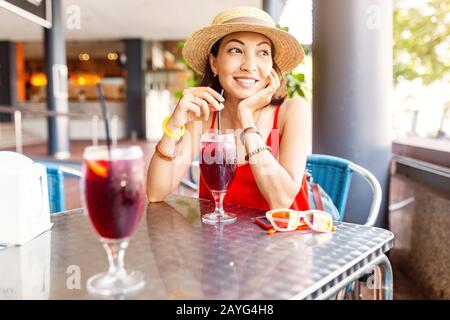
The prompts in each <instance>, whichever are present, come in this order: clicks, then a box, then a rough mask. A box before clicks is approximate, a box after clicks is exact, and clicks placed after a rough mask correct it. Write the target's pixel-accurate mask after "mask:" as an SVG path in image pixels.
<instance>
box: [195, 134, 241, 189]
mask: <svg viewBox="0 0 450 320" xmlns="http://www.w3.org/2000/svg"><path fill="white" fill-rule="evenodd" d="M233 152H235V149H234V147H233V148H230V147H228V145H227V144H226V143H222V142H219V143H215V142H205V143H203V145H202V152H201V156H202V158H201V161H200V170H201V176H202V179H203V181H205V183H206V185H207V186H208V188H209V190H211V191H218V192H220V191H226V190H227V189H228V187H229V186H230V184H231V182H232V181H233V179H234V176H235V173H236V157H235V156H233ZM230 155H231V157H230Z"/></svg>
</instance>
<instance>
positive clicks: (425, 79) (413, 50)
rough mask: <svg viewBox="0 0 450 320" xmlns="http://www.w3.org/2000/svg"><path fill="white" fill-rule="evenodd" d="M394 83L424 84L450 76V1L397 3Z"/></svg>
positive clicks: (400, 1)
mask: <svg viewBox="0 0 450 320" xmlns="http://www.w3.org/2000/svg"><path fill="white" fill-rule="evenodd" d="M394 5H395V7H394V55H393V58H394V82H395V84H398V82H399V81H400V80H402V79H404V80H414V79H416V78H420V79H422V83H423V84H424V85H428V84H430V83H432V82H434V81H439V80H441V79H445V78H446V77H448V76H449V75H450V45H449V43H450V28H449V24H448V19H449V16H450V1H448V0H447V1H442V0H428V1H425V2H424V3H422V4H420V5H415V6H413V5H410V4H409V2H408V1H407V0H395V1H394Z"/></svg>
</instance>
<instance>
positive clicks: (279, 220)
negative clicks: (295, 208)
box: [272, 211, 291, 229]
mask: <svg viewBox="0 0 450 320" xmlns="http://www.w3.org/2000/svg"><path fill="white" fill-rule="evenodd" d="M272 218H273V222H274V223H275V224H276V225H277V227H278V228H282V229H286V228H287V227H288V225H289V220H290V218H291V213H290V212H289V211H278V212H274V213H272Z"/></svg>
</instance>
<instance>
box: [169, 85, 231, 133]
mask: <svg viewBox="0 0 450 320" xmlns="http://www.w3.org/2000/svg"><path fill="white" fill-rule="evenodd" d="M223 101H224V99H223V98H222V96H221V95H220V94H219V93H218V92H217V91H215V90H214V89H211V88H209V87H192V88H188V89H184V90H183V93H182V96H181V98H180V100H178V103H177V105H176V107H175V110H174V111H173V113H172V116H171V117H170V119H169V121H168V123H167V126H168V127H169V129H170V130H176V129H178V128H181V127H182V126H184V125H185V124H187V123H188V122H190V121H192V120H205V121H206V120H208V119H209V114H210V112H211V111H217V110H221V109H223Z"/></svg>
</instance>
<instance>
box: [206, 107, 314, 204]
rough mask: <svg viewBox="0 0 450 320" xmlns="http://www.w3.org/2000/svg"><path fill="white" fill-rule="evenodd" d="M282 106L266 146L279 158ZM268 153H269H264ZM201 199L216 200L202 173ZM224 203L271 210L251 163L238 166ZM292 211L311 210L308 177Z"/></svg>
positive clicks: (304, 179)
mask: <svg viewBox="0 0 450 320" xmlns="http://www.w3.org/2000/svg"><path fill="white" fill-rule="evenodd" d="M280 107H281V104H280V105H279V106H278V107H277V109H276V110H275V117H274V121H273V127H272V130H271V132H270V134H269V137H268V138H267V141H266V145H268V146H270V147H271V148H272V150H271V152H272V154H273V155H274V157H276V158H277V154H278V146H279V142H280V140H281V136H280V134H279V130H278V112H279V110H280ZM216 114H217V112H214V114H213V120H212V125H211V129H212V130H214V123H215V120H216ZM273 137H275V139H277V138H278V141H275V143H274V144H273V145H272V138H273ZM263 152H267V151H263ZM199 198H201V199H208V200H213V201H214V198H213V196H212V194H211V192H210V191H209V189H208V187H207V186H206V184H205V182H204V181H203V178H202V177H201V173H200V189H199ZM223 202H224V203H230V204H236V205H240V206H245V207H249V208H256V209H261V210H265V211H267V210H270V207H269V204H268V203H267V201H266V199H264V197H263V195H262V194H261V192H260V191H259V188H258V185H257V184H256V181H255V179H254V177H253V173H252V169H251V167H250V164H249V163H246V164H244V165H241V166H238V167H237V169H236V175H235V177H234V180H233V181H232V182H231V184H230V186H229V188H228V191H227V193H226V195H225V198H224V200H223ZM290 208H291V209H294V210H302V211H303V210H309V209H310V206H309V200H308V187H307V184H306V177H305V176H303V181H302V187H301V188H300V191H299V192H298V194H297V196H296V197H295V199H294V202H293V203H292V205H291V206H290Z"/></svg>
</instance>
